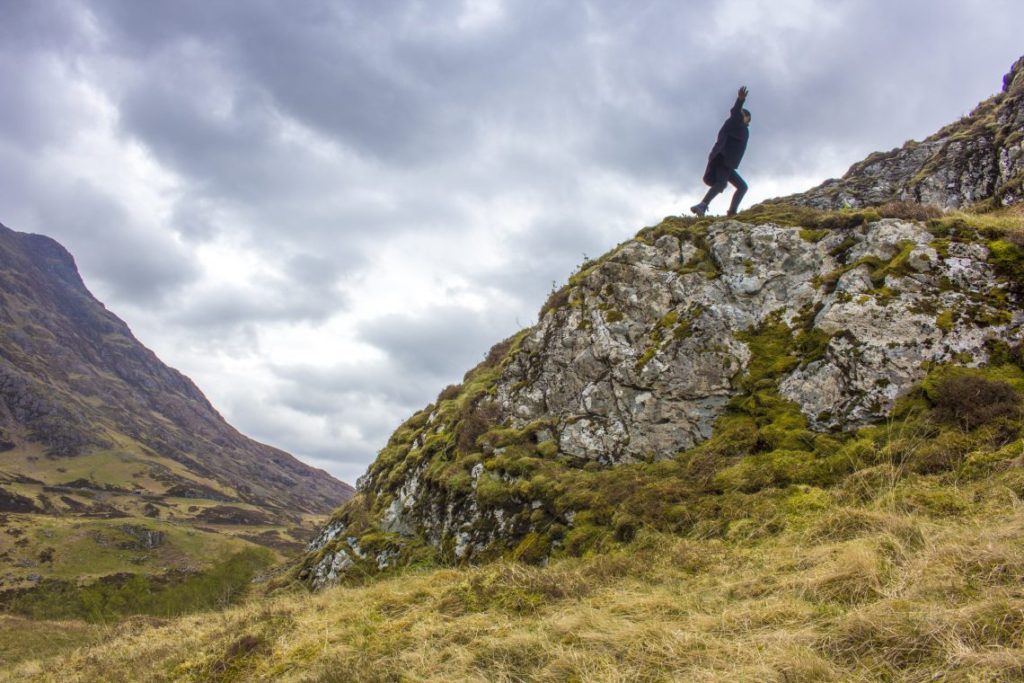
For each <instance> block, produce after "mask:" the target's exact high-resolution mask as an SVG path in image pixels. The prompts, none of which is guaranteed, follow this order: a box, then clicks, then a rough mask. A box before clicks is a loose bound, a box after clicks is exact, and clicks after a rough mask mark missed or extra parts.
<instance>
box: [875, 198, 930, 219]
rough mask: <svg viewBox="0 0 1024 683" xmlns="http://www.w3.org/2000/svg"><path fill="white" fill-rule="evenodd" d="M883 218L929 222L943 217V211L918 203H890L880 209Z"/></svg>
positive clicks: (879, 213) (879, 212)
mask: <svg viewBox="0 0 1024 683" xmlns="http://www.w3.org/2000/svg"><path fill="white" fill-rule="evenodd" d="M878 215H879V216H881V217H882V218H901V219H903V220H908V221H928V220H931V219H933V218H939V217H940V216H942V209H940V208H939V207H937V206H934V205H932V204H919V203H918V202H905V201H904V202H889V203H888V204H883V205H882V206H880V207H878Z"/></svg>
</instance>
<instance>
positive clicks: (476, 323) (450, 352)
mask: <svg viewBox="0 0 1024 683" xmlns="http://www.w3.org/2000/svg"><path fill="white" fill-rule="evenodd" d="M495 331H496V330H495V326H494V325H492V324H490V322H489V320H488V316H487V315H486V314H481V313H476V312H474V311H472V310H467V309H464V308H456V307H454V306H444V307H436V308H432V309H427V310H424V311H417V312H414V313H411V314H409V315H394V314H391V315H384V316H380V317H378V318H375V319H373V320H371V321H368V322H366V323H365V324H363V326H362V327H361V329H360V330H359V334H360V336H361V337H362V339H364V340H365V341H366V342H368V343H370V344H372V345H373V346H374V347H376V348H378V349H380V350H382V351H384V352H385V353H386V354H387V355H388V357H389V358H390V359H391V360H392V361H393V362H394V363H395V364H396V365H397V366H398V367H399V368H402V369H403V370H407V371H410V372H413V373H416V374H427V373H429V374H430V375H432V376H435V377H439V378H444V377H451V378H453V380H452V381H455V380H457V379H459V378H461V375H462V373H463V372H465V371H466V370H468V369H469V368H470V367H471V366H472V365H475V364H476V363H475V362H474V363H471V364H469V365H467V360H468V359H470V358H476V359H477V361H476V362H479V360H482V358H483V355H484V354H485V353H486V351H487V349H488V348H490V346H491V345H492V344H494V343H496V342H498V341H500V340H501V338H500V337H498V336H497V335H496V334H495ZM438 388H439V389H440V387H438Z"/></svg>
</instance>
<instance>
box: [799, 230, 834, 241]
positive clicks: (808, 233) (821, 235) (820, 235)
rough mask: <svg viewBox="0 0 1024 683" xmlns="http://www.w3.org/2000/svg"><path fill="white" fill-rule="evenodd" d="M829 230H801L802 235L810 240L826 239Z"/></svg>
mask: <svg viewBox="0 0 1024 683" xmlns="http://www.w3.org/2000/svg"><path fill="white" fill-rule="evenodd" d="M828 233H829V231H828V230H825V229H821V228H819V229H817V230H816V229H814V228H803V229H801V230H800V237H801V238H802V239H804V240H807V241H808V242H820V241H821V240H823V239H825V237H826V236H827V235H828Z"/></svg>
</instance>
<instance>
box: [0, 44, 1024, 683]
mask: <svg viewBox="0 0 1024 683" xmlns="http://www.w3.org/2000/svg"><path fill="white" fill-rule="evenodd" d="M1022 70H1024V61H1021V62H1018V63H1017V64H1016V65H1015V66H1014V69H1013V71H1012V72H1011V74H1010V75H1009V76H1008V77H1007V79H1004V84H1008V85H1007V89H1006V90H1005V91H1004V93H1003V95H1002V96H1001V97H1000V96H997V104H998V107H999V108H1000V111H1019V110H1020V108H1022V107H1024V101H1022V99H1024V98H1022V96H1021V93H1020V91H1019V90H1016V89H1015V85H1014V84H1016V83H1018V82H1019V78H1020V76H1021V72H1022ZM965 130H967V131H975V132H977V134H978V135H981V136H984V135H986V134H987V132H986V131H988V130H989V129H988V128H987V127H986V126H980V127H974V126H969V127H968V128H966V129H965ZM1017 139H1019V138H1013V137H1012V136H1005V137H1003V138H1000V143H999V144H1001V145H1002V144H1004V143H1006V141H1007V140H1009V141H1010V142H1009V143H1007V144H1009V145H1010V147H1011V148H1012V146H1013V145H1014V144H1016V143H1015V142H1014V140H1017ZM973 149H975V146H974V145H971V144H963V145H959V146H949V147H947V148H946V150H947V152H948V154H946V156H944V157H943V159H946V160H948V161H949V163H951V164H953V163H956V164H959V163H960V162H959V161H958V160H962V159H963V158H966V157H962V156H961V152H962V153H963V154H965V155H967V156H968V157H969V156H970V155H971V154H973V152H972V151H971V150H973ZM1004 149H1007V148H1006V147H999V148H998V149H996V150H995V153H996V154H997V155H1001V154H1003V150H1004ZM956 150H960V151H956ZM854 168H855V169H856V168H858V167H857V166H855V167H854ZM861 168H862V169H867V168H868V166H863V167H861ZM929 168H938V166H936V167H929ZM943 168H945V167H943ZM926 171H927V169H926ZM918 172H920V169H919V170H918V171H915V176H916V174H917V173H918ZM929 172H930V171H927V172H926V173H925V175H928V173H929ZM936 172H938V171H936ZM867 173H869V171H868V170H863V171H862V172H857V173H854V174H853V175H850V176H848V177H847V178H846V179H845V181H849V183H850V186H851V187H852V186H853V185H855V184H856V183H857V182H860V181H861V180H862V177H863V175H864V174H867ZM923 181H924V182H923V186H929V187H940V186H941V187H945V189H946V191H948V194H947V195H942V196H938V195H936V202H935V204H922V203H920V202H918V201H913V200H914V199H915V198H916V197H905V198H904V199H909V200H910V201H891V200H893V199H894V198H896V199H898V196H894V195H892V194H891V193H890V192H889V191H888V190H887V191H886V192H884V193H883V194H882V195H880V199H879V200H878V201H877V202H876V201H874V200H871V199H870V198H867V199H865V200H864V204H863V205H861V206H859V208H855V209H854V208H849V207H846V208H828V207H827V208H816V207H815V206H813V205H809V204H810V202H806V201H800V200H794V201H785V200H776V201H773V202H766V203H765V204H763V205H761V206H757V207H753V208H752V209H750V210H748V211H745V212H743V213H741V214H739V215H738V216H735V217H734V218H731V219H727V220H723V219H715V218H710V217H709V218H703V219H695V218H677V217H668V218H666V219H664V220H662V221H661V222H659V223H658V224H657V225H653V226H650V227H646V228H643V229H642V230H640V231H639V233H638V234H637V235H636V236H635V237H634V238H633V239H630V240H627V241H626V242H624V243H623V244H621V245H619V246H618V247H616V248H615V249H613V250H612V251H610V252H609V253H608V254H605V255H604V256H602V257H601V258H599V259H596V260H594V261H588V262H586V263H584V264H582V266H581V267H580V268H579V269H578V271H577V272H576V273H574V274H573V275H572V276H571V277H570V278H569V281H568V283H567V284H566V286H565V287H563V288H561V289H559V290H557V291H554V292H552V294H551V296H550V297H549V299H548V301H547V302H546V303H545V305H544V307H543V309H542V310H541V313H540V316H539V320H538V323H537V324H536V325H535V326H533V327H530V328H527V329H525V330H523V331H522V332H520V333H519V334H517V335H514V336H513V337H511V338H510V339H507V340H505V341H503V342H500V343H498V344H496V345H495V346H494V347H493V348H492V349H491V351H490V352H489V353H488V354H487V356H486V358H485V359H484V360H483V361H482V362H481V363H480V364H479V365H478V366H477V367H475V368H473V369H471V370H470V371H469V372H467V373H466V375H465V377H464V380H463V382H462V383H461V384H459V385H454V386H450V387H447V388H445V389H444V390H442V391H441V393H440V394H439V395H438V397H437V400H436V401H435V402H433V403H432V404H430V405H428V406H426V407H425V408H424V409H423V410H421V411H419V412H418V413H416V414H415V415H413V416H411V417H410V418H409V419H408V420H407V421H406V422H405V423H404V424H402V425H401V426H400V427H399V428H398V429H397V430H396V431H395V433H394V434H393V435H392V437H391V439H390V440H389V442H388V443H387V444H386V445H385V447H384V448H383V449H382V450H381V452H380V454H379V456H378V458H377V460H376V461H375V462H374V463H373V465H372V466H371V467H370V468H369V470H368V472H367V474H366V476H365V477H363V478H362V479H361V480H360V482H359V484H358V490H357V493H356V495H355V496H354V497H353V498H352V499H351V500H350V501H348V502H347V503H346V504H345V505H343V506H342V507H341V508H339V509H338V510H337V511H336V512H335V513H334V515H333V516H332V518H331V520H330V521H329V522H328V523H327V524H325V525H324V526H323V527H322V529H321V530H320V533H319V534H318V535H317V537H316V538H315V539H314V540H313V542H312V543H311V544H310V545H309V548H308V552H307V553H306V554H305V556H304V557H302V558H301V559H300V560H299V561H298V562H297V563H296V564H295V566H294V567H293V568H292V570H291V572H290V573H288V574H282V575H279V576H276V577H274V578H272V579H270V580H269V581H266V582H264V583H262V584H261V586H262V587H261V589H260V592H259V594H257V595H253V596H252V597H251V599H250V601H249V602H248V603H246V604H243V605H241V606H235V607H231V608H229V609H226V610H223V611H222V612H219V613H218V614H217V615H216V617H214V618H211V616H210V615H209V614H206V615H193V616H186V617H182V618H178V619H163V618H136V619H132V620H129V621H126V622H122V623H121V624H119V625H118V626H117V627H116V628H113V629H110V628H105V627H102V628H101V627H93V626H89V625H87V624H82V623H80V622H71V623H67V622H38V621H36V622H30V621H26V620H23V619H16V618H11V619H7V620H5V621H0V652H7V653H9V654H7V655H6V657H7V663H6V668H0V675H6V676H8V677H9V678H11V679H15V680H30V681H31V680H40V681H43V680H69V681H75V680H81V681H89V680H95V679H98V678H102V679H104V680H111V681H136V680H154V681H159V680H176V681H248V680H274V681H303V682H308V683H313V682H317V683H327V682H331V681H394V680H444V681H447V680H466V681H522V680H536V681H624V680H629V681H633V680H639V681H664V680H687V681H689V680H694V681H747V680H751V681H778V682H786V683H792V682H794V681H865V680H884V681H907V682H910V681H935V680H942V681H1016V680H1021V678H1024V591H1022V588H1021V586H1022V585H1024V518H1022V516H1021V511H1022V510H1024V505H1022V502H1024V300H1022V297H1024V206H1022V205H1021V202H1020V201H1019V199H1018V198H1017V196H1016V195H1014V194H1013V193H1010V192H1007V193H1003V194H1002V195H1000V196H998V197H997V196H996V195H980V196H974V197H972V201H973V204H972V205H970V206H965V205H964V202H960V203H959V204H953V203H951V202H952V201H953V200H952V199H950V197H953V196H954V195H956V196H960V195H957V193H958V192H959V191H960V190H959V189H958V186H956V185H949V184H946V185H942V183H940V182H938V181H936V183H935V184H929V182H928V181H927V178H924V179H923ZM863 182H864V183H865V184H867V183H869V181H868V180H864V181H863ZM851 204H852V202H851ZM936 204H937V205H936ZM950 206H960V207H961V208H960V209H957V210H950V209H949V208H948V207H950ZM944 207H945V208H944ZM309 589H313V590H312V591H310V590H309ZM58 630H59V631H60V632H61V633H64V634H66V635H65V636H64V640H63V642H54V643H50V642H40V639H39V638H33V635H34V634H38V633H47V632H50V631H58ZM76 648H80V649H76Z"/></svg>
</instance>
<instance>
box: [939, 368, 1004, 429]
mask: <svg viewBox="0 0 1024 683" xmlns="http://www.w3.org/2000/svg"><path fill="white" fill-rule="evenodd" d="M933 402H934V404H935V407H934V409H933V410H932V415H933V416H934V417H935V418H936V419H937V420H939V421H940V422H945V423H947V424H955V425H958V426H959V427H961V428H962V429H965V430H971V429H974V428H976V427H980V426H981V425H984V424H988V423H990V422H992V421H993V420H995V419H997V418H1000V417H1014V416H1019V415H1020V395H1019V394H1018V393H1017V391H1016V390H1015V389H1014V388H1013V387H1012V386H1010V385H1009V384H1007V383H1006V382H999V381H993V380H989V379H985V378H984V377H978V376H976V375H967V374H964V375H961V374H955V375H950V376H949V377H946V378H945V379H943V380H942V381H941V382H939V384H938V386H937V387H936V389H935V396H934V399H933Z"/></svg>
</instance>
